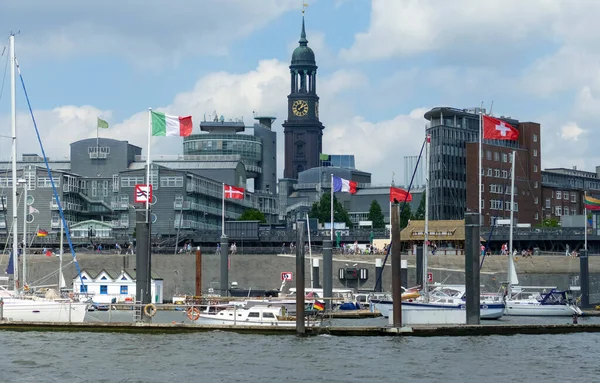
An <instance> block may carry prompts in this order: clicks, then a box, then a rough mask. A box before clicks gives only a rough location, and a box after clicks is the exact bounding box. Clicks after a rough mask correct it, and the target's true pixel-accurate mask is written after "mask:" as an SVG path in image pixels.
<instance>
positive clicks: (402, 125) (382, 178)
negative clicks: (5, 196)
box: [0, 60, 425, 183]
mask: <svg viewBox="0 0 600 383" xmlns="http://www.w3.org/2000/svg"><path fill="white" fill-rule="evenodd" d="M320 80H321V81H320V83H319V89H321V92H320V93H321V94H322V95H326V98H324V102H323V105H322V106H321V119H322V120H323V122H324V123H325V125H326V128H325V131H324V149H325V148H326V150H327V152H330V153H334V154H355V156H356V163H357V166H358V167H359V168H360V169H361V170H364V171H368V172H372V173H373V175H374V179H373V182H375V183H386V182H389V181H388V179H389V178H390V177H391V174H392V171H395V172H396V174H398V175H400V174H402V169H403V162H402V161H403V159H402V157H401V155H402V154H405V155H412V154H414V152H415V150H418V146H419V142H420V141H421V140H422V136H423V134H424V125H425V120H424V119H423V114H424V112H425V109H416V110H414V111H412V112H411V113H410V114H409V115H402V114H399V115H398V116H396V117H395V118H394V119H392V120H389V121H376V122H371V121H368V120H366V119H364V118H363V117H360V116H357V115H356V114H355V113H353V111H352V108H351V106H348V103H347V102H346V98H344V97H342V96H341V95H344V94H345V93H346V91H348V90H355V89H359V88H361V87H364V86H366V85H367V84H368V80H367V78H366V77H365V76H364V74H362V73H361V72H359V71H355V70H340V71H337V72H334V73H333V74H332V75H331V76H329V77H327V76H324V77H320ZM288 92H289V69H288V66H287V63H282V62H279V61H277V60H264V61H261V62H259V64H258V66H257V67H256V68H255V69H254V70H252V71H250V72H247V73H239V74H236V73H227V72H216V73H211V74H209V75H206V76H204V77H202V78H200V79H199V80H198V81H197V83H196V84H195V86H194V87H193V88H192V89H191V90H189V91H186V92H182V93H179V94H177V95H176V96H175V97H174V99H173V102H172V103H170V104H169V105H165V106H163V107H160V108H157V109H158V110H160V111H164V112H166V113H169V114H175V115H188V114H191V115H192V116H193V118H194V125H195V126H194V130H195V131H196V132H198V125H199V123H200V121H201V120H202V119H203V116H204V115H206V116H207V118H210V116H209V115H210V114H212V113H213V111H216V112H217V114H218V115H224V116H225V118H226V119H229V118H232V119H233V118H241V117H242V116H243V117H244V120H245V122H246V125H251V124H252V123H253V121H252V120H251V115H250V113H251V112H252V111H256V112H257V114H267V115H274V116H277V117H278V120H277V121H276V122H275V125H274V130H275V131H276V132H277V135H278V151H277V159H278V174H279V175H281V174H282V173H283V167H282V166H283V156H284V150H283V128H282V127H281V124H282V123H283V120H284V119H285V118H286V116H285V115H282V113H284V111H285V110H287V108H286V105H287V104H286V103H287V98H286V96H287V94H288ZM34 113H35V117H36V120H37V122H38V128H39V129H40V133H41V137H42V142H43V144H44V147H45V150H46V154H47V155H48V156H49V157H51V158H66V157H68V156H69V146H68V145H69V143H71V142H74V141H77V140H81V139H84V138H93V137H95V136H96V118H97V117H101V118H104V119H106V120H108V121H109V123H110V125H111V126H110V128H109V129H107V130H101V131H100V134H101V136H102V137H107V138H113V139H119V140H127V141H129V142H130V143H131V144H134V145H137V146H140V147H142V148H143V150H144V153H146V146H147V132H148V114H147V112H146V111H142V112H139V113H136V114H134V115H132V116H130V117H128V118H126V119H125V120H123V121H114V120H113V119H112V118H111V116H112V112H111V111H106V110H100V109H98V108H96V107H93V106H71V105H69V106H61V107H57V108H55V109H52V110H36V111H35V112H34ZM0 122H2V124H1V125H0V126H3V127H4V128H2V129H0V134H3V135H9V134H10V129H9V128H8V127H9V120H8V116H3V117H2V118H0ZM328 124H329V126H327V125H328ZM33 134H34V131H33V126H32V123H31V118H30V117H29V115H28V114H19V119H18V153H19V154H18V156H19V157H20V156H21V154H22V153H25V152H34V153H39V152H40V151H39V147H38V144H37V142H35V141H32V140H31V138H33V137H34V136H33ZM415 148H417V149H415ZM0 150H2V153H4V155H3V157H4V158H5V159H7V158H8V156H7V155H6V154H8V153H10V140H0ZM178 153H182V140H181V139H180V138H176V137H172V138H171V137H168V138H167V137H153V138H152V155H153V156H155V155H161V154H178Z"/></svg>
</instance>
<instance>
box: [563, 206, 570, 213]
mask: <svg viewBox="0 0 600 383" xmlns="http://www.w3.org/2000/svg"><path fill="white" fill-rule="evenodd" d="M563 215H569V208H568V207H566V206H565V208H564V209H563Z"/></svg>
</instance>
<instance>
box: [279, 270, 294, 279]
mask: <svg viewBox="0 0 600 383" xmlns="http://www.w3.org/2000/svg"><path fill="white" fill-rule="evenodd" d="M281 280H282V281H291V280H292V272H291V271H284V272H282V273H281Z"/></svg>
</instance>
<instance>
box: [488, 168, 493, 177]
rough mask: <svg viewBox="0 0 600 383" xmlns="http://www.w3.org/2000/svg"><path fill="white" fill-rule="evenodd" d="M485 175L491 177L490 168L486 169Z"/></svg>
mask: <svg viewBox="0 0 600 383" xmlns="http://www.w3.org/2000/svg"><path fill="white" fill-rule="evenodd" d="M487 175H488V177H491V176H492V168H488V170H487Z"/></svg>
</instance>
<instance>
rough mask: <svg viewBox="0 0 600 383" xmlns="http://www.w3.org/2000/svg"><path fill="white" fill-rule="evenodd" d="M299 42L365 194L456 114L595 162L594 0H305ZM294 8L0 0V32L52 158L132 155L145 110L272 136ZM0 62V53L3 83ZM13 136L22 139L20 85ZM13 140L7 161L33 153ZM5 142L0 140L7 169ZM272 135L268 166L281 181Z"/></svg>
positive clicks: (174, 144) (327, 146)
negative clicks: (253, 127) (215, 120)
mask: <svg viewBox="0 0 600 383" xmlns="http://www.w3.org/2000/svg"><path fill="white" fill-rule="evenodd" d="M308 3H309V6H308V8H307V10H306V27H307V35H308V36H307V37H308V40H309V46H311V47H312V48H313V50H314V51H315V54H316V58H317V64H318V65H319V75H318V85H317V89H318V93H319V95H320V96H321V103H320V104H321V107H320V116H321V120H322V122H323V123H324V124H325V126H326V129H325V132H324V134H325V136H324V151H325V152H328V153H340V154H342V153H344V154H347V153H354V154H355V155H356V164H357V167H359V168H360V169H361V170H365V171H369V172H372V173H373V182H374V183H376V184H386V183H389V181H390V179H391V176H392V172H395V173H396V180H397V182H398V181H400V182H402V181H403V174H402V173H403V156H405V155H414V154H417V153H418V150H419V148H420V141H421V140H422V137H423V134H424V126H425V122H426V121H425V120H424V119H423V118H422V116H423V113H424V112H425V111H427V110H428V109H430V108H431V107H434V106H452V107H456V108H470V107H473V106H477V105H479V104H480V103H481V102H483V103H484V105H485V106H486V107H488V108H489V106H490V104H491V102H492V101H493V102H494V108H493V112H494V114H496V115H510V116H512V117H513V118H516V119H519V120H522V121H536V122H540V123H541V124H542V147H543V150H542V156H543V157H542V164H543V167H559V166H561V167H571V166H578V167H579V168H583V169H586V170H594V169H595V165H596V164H598V163H600V161H599V160H600V158H599V156H598V155H597V153H596V152H597V151H596V150H595V148H594V146H593V144H592V138H593V137H594V136H595V135H594V132H596V131H597V130H598V128H597V127H596V123H595V121H597V119H598V117H599V116H598V115H599V114H600V98H599V97H600V96H599V94H600V93H599V92H600V71H599V70H598V68H597V66H598V64H597V63H598V62H600V44H598V43H599V42H600V41H599V40H600V33H599V32H600V30H599V29H600V27H599V26H598V25H597V24H598V23H597V21H596V20H595V17H594V15H597V14H599V12H598V11H600V9H599V8H600V4H596V3H594V2H589V1H583V0H582V1H578V0H575V1H570V2H568V4H567V2H564V1H559V0H531V1H528V2H522V1H516V0H504V1H500V0H488V1H485V2H480V3H479V4H478V3H473V2H471V1H468V0H455V1H453V2H439V1H434V0H421V1H413V0H372V1H366V0H313V1H308ZM301 8H302V1H296V0H261V1H255V2H250V1H244V0H205V1H201V2H199V1H193V0H171V1H169V2H163V1H142V0H130V1H127V2H124V1H117V0H107V1H104V2H102V3H87V2H81V1H76V0H55V1H53V2H51V3H50V2H47V1H43V0H4V1H2V2H0V25H1V26H2V28H3V29H2V30H0V32H2V33H3V34H4V38H2V40H1V41H2V42H0V51H1V50H2V47H3V46H5V45H7V41H8V34H9V32H10V31H11V30H12V31H17V30H20V31H21V32H20V33H19V34H17V36H16V42H17V46H16V49H17V56H18V59H19V62H20V65H21V69H22V71H23V75H24V77H25V81H26V85H27V87H28V91H29V94H30V97H31V100H32V103H33V107H34V109H35V114H36V119H37V120H38V123H39V126H40V129H41V130H42V137H43V140H44V143H45V145H46V149H47V151H48V153H49V155H50V156H53V157H65V156H68V150H69V147H68V143H69V142H72V141H75V140H78V139H82V138H87V137H93V136H95V125H94V124H95V121H96V117H98V116H100V117H102V118H104V119H106V120H108V121H109V123H110V124H111V128H110V129H109V130H108V131H105V132H102V133H103V135H104V136H107V137H111V138H115V139H125V140H128V141H130V142H131V143H133V144H136V145H139V146H141V147H143V148H144V149H145V146H146V132H147V116H146V112H145V111H146V110H147V108H148V107H153V108H159V109H161V110H163V111H165V112H168V113H172V114H191V115H192V116H193V117H194V121H195V125H198V123H199V122H200V120H201V119H202V116H203V115H204V114H205V113H207V114H208V113H212V112H213V111H214V110H216V111H217V112H218V113H219V114H223V115H225V116H226V117H227V118H235V117H241V116H243V117H244V120H245V121H246V122H247V123H248V125H250V124H251V122H252V121H251V119H252V111H253V110H255V111H257V112H258V113H260V114H269V115H274V116H276V117H277V121H276V131H277V132H278V133H281V132H282V128H281V123H283V121H284V119H285V113H286V96H287V94H288V93H289V77H288V76H289V75H288V70H289V69H288V68H287V66H288V65H289V60H290V56H291V52H292V50H293V49H294V47H295V46H296V45H297V41H298V38H299V33H300V25H301ZM6 54H7V52H5V55H4V56H2V57H0V64H1V65H0V75H2V74H3V70H4V65H5V62H6ZM17 93H18V94H19V98H18V104H19V105H18V110H19V118H18V120H19V137H20V138H23V136H24V137H28V136H30V135H31V134H32V132H33V130H32V127H31V123H30V120H29V118H28V116H27V114H26V113H25V112H26V109H25V104H24V100H23V97H22V91H21V89H20V88H18V89H17ZM9 105H10V101H9V89H8V78H7V83H6V84H5V86H4V90H3V94H2V98H0V134H1V135H8V134H9V132H10V126H9V119H8V113H9ZM30 145H31V144H30V143H29V142H27V140H26V139H22V140H21V141H20V144H19V152H20V153H22V152H23V151H27V152H32V151H38V148H37V147H36V146H30ZM9 149H10V141H9V140H7V139H0V157H1V158H2V159H7V158H8V157H9V155H10V154H9V153H10V150H9ZM282 149H283V141H282V137H281V135H280V137H279V151H278V158H279V161H280V162H279V167H278V171H279V174H280V175H281V174H282V172H283V167H282V159H283V150H282ZM178 153H181V139H179V138H154V139H153V143H152V154H153V155H161V154H178Z"/></svg>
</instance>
